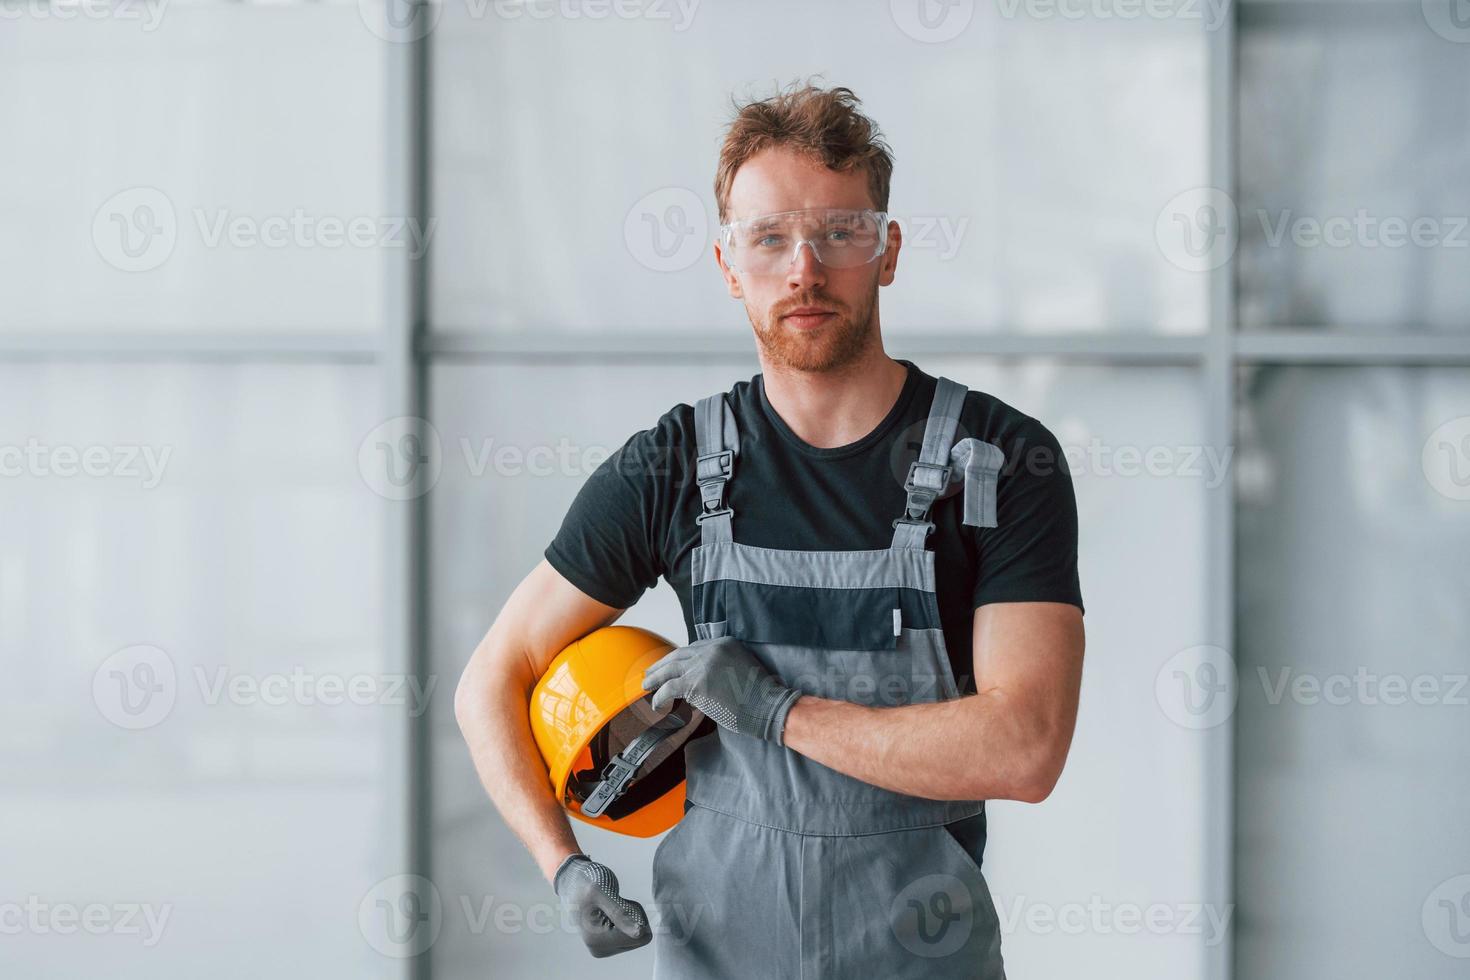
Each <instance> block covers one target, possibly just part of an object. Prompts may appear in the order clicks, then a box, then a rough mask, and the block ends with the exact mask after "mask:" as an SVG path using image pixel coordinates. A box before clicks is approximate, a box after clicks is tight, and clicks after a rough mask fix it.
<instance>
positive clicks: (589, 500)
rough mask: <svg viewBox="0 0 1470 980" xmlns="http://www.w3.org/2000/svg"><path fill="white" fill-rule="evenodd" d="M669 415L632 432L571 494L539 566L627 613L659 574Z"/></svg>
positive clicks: (661, 567)
mask: <svg viewBox="0 0 1470 980" xmlns="http://www.w3.org/2000/svg"><path fill="white" fill-rule="evenodd" d="M671 432H672V425H671V420H670V416H667V415H666V416H665V417H664V418H663V419H660V421H659V424H658V425H657V426H655V427H654V428H652V429H644V430H643V431H641V432H637V433H634V434H633V435H632V436H630V437H629V438H628V441H627V442H625V443H623V445H622V446H620V447H619V448H618V449H617V451H616V452H614V453H613V454H612V455H611V456H609V457H608V458H607V459H605V460H603V461H602V463H601V464H600V465H599V466H598V467H597V469H596V470H594V471H593V473H592V475H591V476H589V477H588V478H587V482H586V483H584V484H582V487H581V489H580V490H578V491H577V496H576V498H575V499H574V500H573V501H572V505H571V507H570V508H569V509H568V510H567V512H566V515H565V516H564V517H563V518H562V522H561V527H560V529H558V530H557V532H556V536H555V537H554V538H552V540H551V543H550V544H548V545H547V546H546V551H545V557H546V561H547V562H548V563H549V564H550V565H551V567H552V568H555V569H556V570H557V571H558V572H559V573H561V575H562V577H563V578H565V579H566V580H567V581H568V582H571V583H572V584H573V585H575V586H576V587H577V588H578V589H580V590H581V591H582V592H584V593H586V594H587V595H589V596H591V597H592V598H593V599H596V600H597V601H598V602H601V603H604V604H606V605H609V606H613V607H615V608H618V609H627V608H628V607H630V606H632V605H633V604H634V603H636V602H637V601H638V599H639V598H640V597H641V596H642V595H643V593H644V592H645V591H647V590H648V589H650V588H652V587H654V586H655V585H657V584H658V580H659V577H660V576H661V575H662V574H663V573H664V560H663V555H662V541H663V537H664V532H663V530H660V528H663V529H664V530H666V529H667V523H668V522H667V520H666V519H661V518H660V515H661V514H662V512H663V510H664V509H665V508H666V501H667V498H668V482H669V472H670V466H669V462H670V460H671V455H670V453H671V450H670V446H671V445H672V444H673V443H672V438H671Z"/></svg>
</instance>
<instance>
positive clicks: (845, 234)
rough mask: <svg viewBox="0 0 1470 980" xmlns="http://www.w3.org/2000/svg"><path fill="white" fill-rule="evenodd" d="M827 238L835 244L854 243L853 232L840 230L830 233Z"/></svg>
mask: <svg viewBox="0 0 1470 980" xmlns="http://www.w3.org/2000/svg"><path fill="white" fill-rule="evenodd" d="M827 237H828V238H829V239H831V240H832V241H834V242H849V241H852V232H850V231H847V230H846V229H840V228H839V229H837V230H835V231H829V232H828V233H827Z"/></svg>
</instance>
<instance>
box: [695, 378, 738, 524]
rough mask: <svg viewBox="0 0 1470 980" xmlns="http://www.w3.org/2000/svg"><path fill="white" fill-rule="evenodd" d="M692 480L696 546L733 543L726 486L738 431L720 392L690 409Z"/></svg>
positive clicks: (728, 402) (733, 463)
mask: <svg viewBox="0 0 1470 980" xmlns="http://www.w3.org/2000/svg"><path fill="white" fill-rule="evenodd" d="M694 442H695V445H696V450H697V455H696V458H695V480H696V481H697V482H698V484H699V498H700V514H699V516H698V517H696V518H695V520H696V521H698V522H699V540H700V544H713V543H715V542H716V541H730V540H733V539H732V536H731V533H730V518H731V517H732V516H733V515H734V513H735V512H734V511H733V510H731V509H730V507H729V505H728V504H727V503H726V485H727V484H728V483H729V482H730V480H731V478H732V477H733V476H734V474H735V457H736V456H738V455H740V432H739V430H738V429H737V428H736V426H735V410H734V409H732V408H731V407H730V401H729V399H727V398H726V397H725V395H724V394H723V393H721V394H718V395H709V396H707V397H704V398H701V399H700V400H699V401H698V402H697V403H696V404H695V406H694Z"/></svg>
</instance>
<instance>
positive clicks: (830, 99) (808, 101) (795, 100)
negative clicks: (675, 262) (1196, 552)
mask: <svg viewBox="0 0 1470 980" xmlns="http://www.w3.org/2000/svg"><path fill="white" fill-rule="evenodd" d="M732 104H733V105H734V107H735V118H734V119H733V120H731V122H730V125H729V127H728V128H727V129H726V130H725V141H724V144H723V145H722V146H721V147H720V165H719V168H718V170H716V172H715V204H716V206H717V207H718V208H719V212H720V221H721V223H723V222H724V221H725V219H726V214H727V213H728V211H729V204H730V185H731V184H732V183H733V182H734V180H735V171H737V170H739V169H740V166H741V164H743V163H745V161H746V160H749V159H750V158H751V157H753V156H755V155H756V154H757V153H759V152H761V151H762V150H765V149H767V148H769V147H773V146H781V147H787V148H789V149H792V150H796V151H797V152H799V153H804V154H806V155H808V156H810V157H811V158H813V159H815V160H819V161H820V162H821V163H822V164H823V165H824V166H826V167H827V168H828V169H830V170H836V171H838V172H839V173H841V172H846V171H851V170H865V171H867V174H868V193H869V194H870V195H872V198H873V203H874V205H875V207H876V208H877V210H879V211H887V210H888V187H889V184H890V183H891V181H892V179H893V151H892V150H891V149H889V147H888V144H887V143H885V142H884V141H883V134H882V133H881V132H879V130H878V124H877V123H875V122H873V120H871V119H869V118H868V117H867V116H865V115H863V114H862V113H861V112H859V111H858V106H860V105H861V104H862V103H861V101H860V100H859V99H858V97H857V96H856V95H854V94H853V92H852V89H850V88H842V87H838V88H833V89H821V88H817V87H815V86H813V85H811V84H800V83H795V82H794V83H792V85H791V86H790V87H789V88H788V89H786V90H784V91H779V90H778V91H777V93H776V94H775V95H773V96H771V97H770V98H768V99H762V100H760V101H758V102H749V103H746V104H745V105H741V104H740V103H738V102H734V100H732Z"/></svg>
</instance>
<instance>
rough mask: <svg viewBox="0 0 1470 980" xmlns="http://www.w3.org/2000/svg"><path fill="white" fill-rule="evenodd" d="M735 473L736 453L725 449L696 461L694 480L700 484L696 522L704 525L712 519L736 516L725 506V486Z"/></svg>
mask: <svg viewBox="0 0 1470 980" xmlns="http://www.w3.org/2000/svg"><path fill="white" fill-rule="evenodd" d="M734 472H735V453H734V451H732V450H729V449H725V450H721V451H720V452H717V453H705V454H704V455H702V456H699V457H697V458H696V460H695V465H694V478H695V482H697V483H698V484H699V497H700V513H699V516H697V517H695V518H694V520H695V522H696V523H698V524H703V523H704V522H705V521H707V520H709V519H710V518H712V517H720V516H721V515H724V514H734V513H735V511H734V509H733V508H730V507H728V506H726V505H725V484H726V483H727V482H729V480H730V476H731V474H733V473H734Z"/></svg>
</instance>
